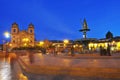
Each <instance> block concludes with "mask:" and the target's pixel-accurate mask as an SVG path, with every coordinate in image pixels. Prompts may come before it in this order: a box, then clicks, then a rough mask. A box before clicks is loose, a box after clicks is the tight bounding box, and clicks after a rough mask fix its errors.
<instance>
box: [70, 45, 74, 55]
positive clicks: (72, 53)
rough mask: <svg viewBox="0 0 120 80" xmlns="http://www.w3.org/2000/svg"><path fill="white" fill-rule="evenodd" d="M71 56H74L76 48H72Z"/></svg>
mask: <svg viewBox="0 0 120 80" xmlns="http://www.w3.org/2000/svg"><path fill="white" fill-rule="evenodd" d="M71 56H74V47H73V46H72V47H71Z"/></svg>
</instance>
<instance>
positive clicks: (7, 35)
mask: <svg viewBox="0 0 120 80" xmlns="http://www.w3.org/2000/svg"><path fill="white" fill-rule="evenodd" d="M4 36H5V38H7V39H8V38H10V33H9V32H4ZM7 44H8V42H7V40H6V41H5V44H3V48H5V51H6V54H5V56H7V55H8V54H7ZM4 45H5V47H4Z"/></svg>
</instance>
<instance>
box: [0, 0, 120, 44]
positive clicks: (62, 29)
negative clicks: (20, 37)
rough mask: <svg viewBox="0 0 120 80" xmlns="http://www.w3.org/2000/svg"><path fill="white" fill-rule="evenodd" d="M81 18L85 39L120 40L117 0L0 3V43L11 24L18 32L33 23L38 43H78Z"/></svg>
mask: <svg viewBox="0 0 120 80" xmlns="http://www.w3.org/2000/svg"><path fill="white" fill-rule="evenodd" d="M84 18H86V20H87V23H88V27H89V28H90V29H91V31H89V32H88V33H87V37H88V38H98V39H99V38H104V37H105V34H106V33H107V31H111V32H112V33H113V35H114V36H120V0H0V43H2V40H4V39H5V37H4V35H3V33H4V32H5V31H9V32H10V30H11V25H12V23H13V22H16V23H18V25H19V28H20V30H23V29H27V28H28V25H29V23H31V22H32V23H33V24H34V26H35V37H36V39H37V40H44V39H48V40H63V39H73V40H75V39H80V38H82V33H81V32H79V29H81V28H82V22H83V19H84Z"/></svg>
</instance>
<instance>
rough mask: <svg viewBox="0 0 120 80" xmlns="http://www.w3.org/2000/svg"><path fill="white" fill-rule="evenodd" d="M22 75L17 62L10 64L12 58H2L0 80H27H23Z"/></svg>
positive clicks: (0, 61)
mask: <svg viewBox="0 0 120 80" xmlns="http://www.w3.org/2000/svg"><path fill="white" fill-rule="evenodd" d="M24 77H25V76H24V75H23V74H22V71H21V69H20V66H19V64H18V63H17V61H14V62H10V58H9V57H8V58H0V80H27V79H22V78H24Z"/></svg>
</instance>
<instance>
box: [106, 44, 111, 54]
mask: <svg viewBox="0 0 120 80" xmlns="http://www.w3.org/2000/svg"><path fill="white" fill-rule="evenodd" d="M107 55H108V56H111V54H110V45H109V44H108V46H107Z"/></svg>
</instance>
